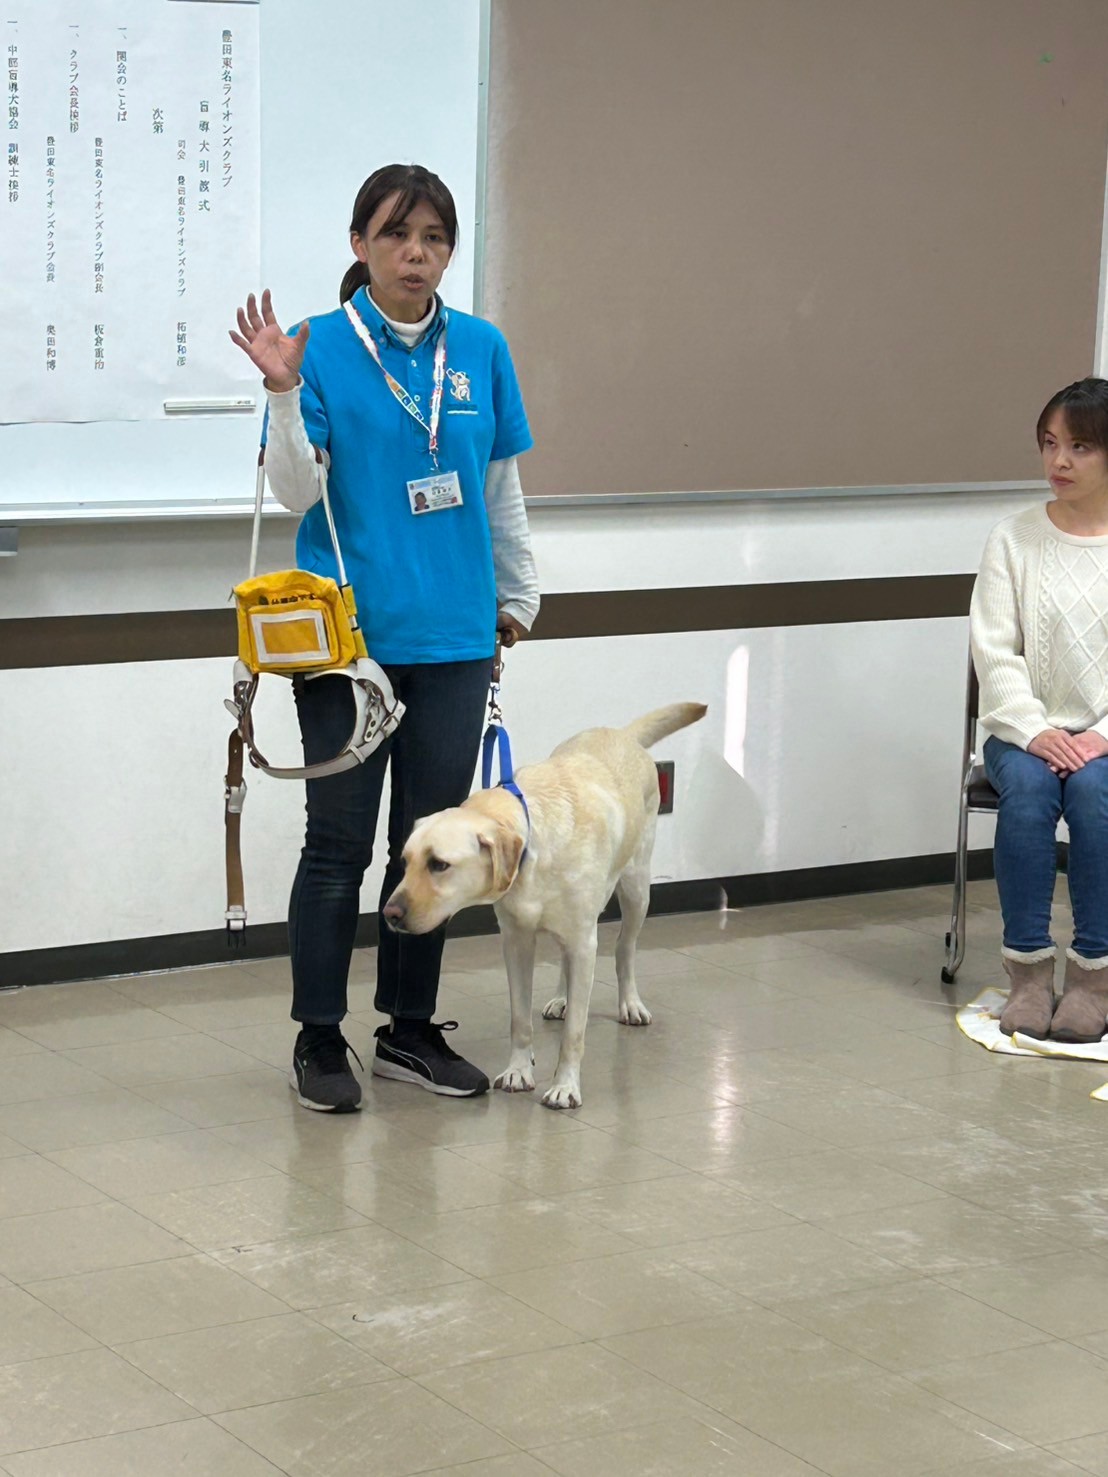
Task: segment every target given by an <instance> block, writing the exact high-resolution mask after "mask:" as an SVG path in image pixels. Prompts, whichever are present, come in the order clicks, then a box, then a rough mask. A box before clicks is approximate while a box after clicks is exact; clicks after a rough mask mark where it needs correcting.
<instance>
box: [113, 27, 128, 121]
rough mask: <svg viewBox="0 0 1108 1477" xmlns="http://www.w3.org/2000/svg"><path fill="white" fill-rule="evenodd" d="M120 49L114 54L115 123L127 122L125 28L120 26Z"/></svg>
mask: <svg viewBox="0 0 1108 1477" xmlns="http://www.w3.org/2000/svg"><path fill="white" fill-rule="evenodd" d="M119 34H120V37H121V38H122V43H123V44H122V49H120V50H117V51H116V54H115V121H116V122H117V123H126V122H127V27H126V26H120V27H119Z"/></svg>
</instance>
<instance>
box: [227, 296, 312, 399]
mask: <svg viewBox="0 0 1108 1477" xmlns="http://www.w3.org/2000/svg"><path fill="white" fill-rule="evenodd" d="M238 322H239V332H238V333H235V331H234V329H232V330H231V342H232V343H235V344H238V346H239V348H240V349H241V350H242V351H243V353H244V354H247V355H249V357H250V360H251V362H252V363H253V364H255V365H256V366H257V367H258V369H260V370H261V372H262V374H263V375H264V377H265V387H266V389H267V390H274V391H276V392H277V393H281V392H282V391H284V390H294V389H295V388H296V386H297V384H298V383H299V381H300V366H301V364H302V363H303V362H304V349H305V346H306V345H307V342H308V334H309V332H310V330H309V328H308V325H307V323H306V322H304V323H302V324H301V325H300V332H299V333H298V334H297V335H296V337H295V338H290V337H289V335H288V334H287V333H286V332H285V331H284V329H283V328H282V327H281V325H280V324H279V323H278V322H277V319H276V318H275V317H274V315H273V299H272V298H271V297H270V295H269V288H268V287H267V288H266V289H265V291H264V292H263V293H262V306H261V311H260V312H259V310H258V302H257V299H256V298H255V296H254V294H253V293H251V294H250V296H249V297H248V298H247V299H246V307H245V308H240V309H239V310H238Z"/></svg>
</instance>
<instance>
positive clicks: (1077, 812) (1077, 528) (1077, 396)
mask: <svg viewBox="0 0 1108 1477" xmlns="http://www.w3.org/2000/svg"><path fill="white" fill-rule="evenodd" d="M1037 434H1038V441H1039V449H1040V451H1041V452H1042V457H1043V470H1044V472H1045V473H1046V476H1047V478H1048V479H1049V481H1050V487H1051V491H1052V492H1053V494H1054V498H1053V501H1051V502H1048V503H1046V504H1045V505H1043V504H1038V505H1036V506H1035V507H1033V508H1029V509H1028V510H1027V511H1026V512H1024V513H1017V514H1016V515H1015V517H1012V518H1006V519H1004V521H1003V522H1001V523H998V524H997V526H996V527H995V528H994V529H993V531H992V533H991V534H990V535H989V540H988V543H987V544H986V546H985V554H984V558H983V560H982V564H981V572H980V574H979V575H978V577H977V584H976V585H975V586H974V591H973V603H972V607H971V610H970V634H971V638H972V643H973V660H974V665H975V667H976V669H977V675H978V678H979V680H980V684H981V703H980V723H981V726H982V727H983V728H984V729H985V730H986V731H987V732H988V733H989V734H990V737H989V739H988V740H987V741H986V744H985V752H984V757H985V770H986V773H987V774H988V777H989V781H990V783H991V784H992V786H993V788H994V789H995V790H996V792H997V794H998V795H999V796H1000V808H999V811H998V814H997V827H996V843H995V848H994V861H995V869H996V881H997V888H998V890H999V892H1000V908H1001V912H1002V914H1003V916H1004V947H1003V950H1002V955H1003V961H1004V968H1005V971H1006V972H1007V974H1008V977H1009V979H1010V980H1011V986H1012V987H1011V990H1010V992H1009V995H1008V1003H1007V1005H1006V1006H1005V1009H1004V1012H1003V1014H1002V1015H1001V1017H1000V1029H1001V1030H1002V1031H1003V1032H1004V1033H1005V1034H1006V1035H1008V1036H1012V1035H1014V1034H1015V1033H1016V1032H1017V1031H1019V1032H1022V1033H1023V1034H1024V1035H1027V1036H1033V1037H1035V1038H1037V1039H1039V1040H1043V1039H1045V1038H1046V1037H1047V1036H1051V1037H1053V1038H1054V1039H1055V1040H1058V1041H1099V1040H1100V1039H1101V1037H1102V1036H1103V1035H1104V1031H1105V1020H1106V1017H1108V381H1106V380H1102V379H1084V380H1079V381H1078V382H1077V383H1076V384H1072V385H1068V386H1067V387H1066V389H1064V390H1059V392H1058V394H1057V395H1055V396H1054V397H1053V398H1052V399H1051V400H1050V401H1049V402H1048V403H1047V405H1046V407H1045V409H1044V410H1043V413H1042V415H1041V416H1040V417H1039V424H1038V431H1037ZM1063 816H1064V817H1065V820H1066V825H1067V826H1068V828H1069V834H1070V841H1069V863H1068V866H1067V873H1068V880H1069V890H1070V902H1071V903H1072V905H1073V922H1074V938H1073V947H1072V948H1070V949H1068V950H1067V951H1066V971H1065V983H1064V987H1063V991H1062V998H1061V999H1060V1000H1059V1001H1058V1002H1057V1006H1055V1001H1054V956H1055V948H1054V940H1053V939H1052V938H1051V935H1050V905H1051V902H1052V900H1053V897H1054V879H1055V856H1056V847H1055V834H1054V833H1055V830H1056V828H1057V825H1058V821H1059V819H1060V818H1061V817H1063Z"/></svg>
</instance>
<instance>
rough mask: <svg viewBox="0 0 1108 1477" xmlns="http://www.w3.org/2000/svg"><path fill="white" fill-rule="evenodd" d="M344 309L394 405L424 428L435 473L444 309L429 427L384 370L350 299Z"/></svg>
mask: <svg viewBox="0 0 1108 1477" xmlns="http://www.w3.org/2000/svg"><path fill="white" fill-rule="evenodd" d="M343 307H344V308H345V309H346V316H347V317H348V318H349V319H350V324H351V327H352V328H353V329H354V332H355V333H356V334H357V335H358V337H359V338H360V339H361V341H362V343H363V344H364V345H365V347H366V349H367V350H368V351H369V355H370V358H371V359H372V360H373V362H374V363H375V364H376V365H377V368H378V369H379V370H380V371H381V373H382V374H383V375H384V376H385V384H386V385H388V387H389V389H390V390H391V391H392V393H393V395H394V396H395V398H396V400H397V402H398V403H399V404H400V405H402V406H403V407H404V409H405V410H406V411H407V412H408V414H409V415H410V416H411V417H412V419H413V420H414V421H418V422H419V424H420V425H421V426H422V427H423V429H424V430H425V431H426V432H427V439H428V442H429V445H430V450H431V461H432V463H433V464H434V467H435V470H436V471H437V470H438V465H439V415H440V413H441V411H442V386H443V381H444V380H445V378H446V315H445V310H444V313H443V330H442V333H441V334H440V335H439V341H438V344H437V345H436V347H435V375H434V389H433V390H432V391H431V421H430V424H428V423H427V421H425V420H424V418H423V412H422V411H421V410H420V408H419V406H418V405H417V404H416V402H415V400H414V399H413V398H412V396H411V395H409V393H408V391H407V390H406V389H405V388H404V386H403V385H402V384H401V383H400V381H399V380H398V379H396V378H395V376H393V375H391V374H390V373H389V372H388V370H387V369H386V368H385V366H384V364H382V362H381V355H380V353H379V352H378V349H377V345H376V344H375V343H374V342H373V335H372V334H371V333H370V331H369V329H368V328H367V327H366V326H365V323H364V322H363V320H362V315H361V314H360V313H359V312H358V310H357V308H356V307H355V306H354V304H353V303H352V302H351V301H350V299H349V298H348V299H347V300H346V302H344V303H343Z"/></svg>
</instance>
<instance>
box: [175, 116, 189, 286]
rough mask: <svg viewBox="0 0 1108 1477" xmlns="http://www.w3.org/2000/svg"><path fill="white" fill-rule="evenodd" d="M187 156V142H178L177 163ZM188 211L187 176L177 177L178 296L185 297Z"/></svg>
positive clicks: (182, 140) (181, 162)
mask: <svg viewBox="0 0 1108 1477" xmlns="http://www.w3.org/2000/svg"><path fill="white" fill-rule="evenodd" d="M185 155H186V146H185V140H184V139H183V138H180V139H178V140H177V162H178V164H184V162H185ZM187 210H188V187H187V185H186V183H185V176H184V175H183V174H179V175H178V176H177V296H178V297H184V295H185V290H186V281H185V265H186V257H185V212H186V211H187Z"/></svg>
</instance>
